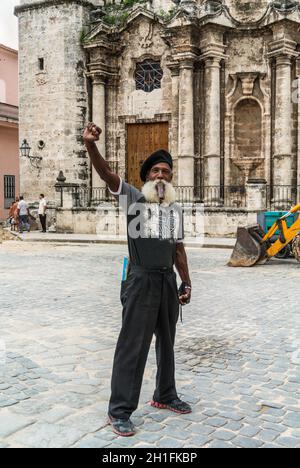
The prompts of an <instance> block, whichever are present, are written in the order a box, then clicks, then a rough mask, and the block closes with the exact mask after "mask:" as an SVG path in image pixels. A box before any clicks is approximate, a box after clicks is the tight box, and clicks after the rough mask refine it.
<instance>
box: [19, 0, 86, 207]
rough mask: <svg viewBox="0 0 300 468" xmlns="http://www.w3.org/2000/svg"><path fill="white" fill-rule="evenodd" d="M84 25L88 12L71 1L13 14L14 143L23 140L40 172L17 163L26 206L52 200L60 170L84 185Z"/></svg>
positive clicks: (70, 178)
mask: <svg viewBox="0 0 300 468" xmlns="http://www.w3.org/2000/svg"><path fill="white" fill-rule="evenodd" d="M22 3H26V4H27V1H25V2H22ZM30 3H34V2H30ZM87 23H88V8H87V7H86V6H82V5H80V4H78V3H76V2H75V3H74V2H72V1H70V2H64V3H61V2H60V3H59V4H57V5H56V4H55V2H54V4H53V2H49V3H47V2H45V6H44V7H43V6H41V5H40V6H39V7H38V8H35V9H29V10H25V11H20V12H19V34H20V51H19V57H20V142H21V141H22V140H23V139H24V138H26V139H27V140H28V143H29V144H30V146H31V148H32V155H34V156H41V157H42V158H43V160H42V163H41V169H40V171H38V170H37V169H34V168H32V167H31V165H30V163H29V161H28V160H25V159H22V160H21V192H22V193H23V194H24V196H25V197H26V199H27V200H29V201H35V200H37V199H38V195H39V194H40V193H44V194H45V195H46V196H47V199H48V200H51V199H54V184H55V182H56V177H57V176H58V173H59V171H60V170H63V171H64V173H65V175H66V177H67V179H68V181H69V182H78V183H88V176H89V171H88V162H87V158H86V153H85V151H84V147H83V142H82V137H81V136H82V128H83V126H84V123H85V121H86V114H87V92H86V82H85V76H84V69H85V55H84V52H83V49H82V47H81V42H80V36H81V32H82V30H83V27H84V26H85V25H86V24H87ZM40 58H42V59H44V70H40V64H39V59H40ZM40 141H43V142H44V148H43V149H40V148H39V146H38V145H39V142H40Z"/></svg>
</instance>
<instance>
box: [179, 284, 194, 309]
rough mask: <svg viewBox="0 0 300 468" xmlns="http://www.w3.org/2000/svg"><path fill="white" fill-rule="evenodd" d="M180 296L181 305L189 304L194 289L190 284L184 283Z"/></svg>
mask: <svg viewBox="0 0 300 468" xmlns="http://www.w3.org/2000/svg"><path fill="white" fill-rule="evenodd" d="M178 294H179V302H180V304H181V305H186V304H189V303H190V301H191V296H192V288H191V287H190V286H189V285H188V284H186V283H182V284H181V286H180V288H179V293H178Z"/></svg>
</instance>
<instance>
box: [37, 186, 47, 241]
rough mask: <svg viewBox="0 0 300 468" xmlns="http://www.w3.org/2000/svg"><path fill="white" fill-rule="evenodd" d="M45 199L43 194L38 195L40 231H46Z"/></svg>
mask: <svg viewBox="0 0 300 468" xmlns="http://www.w3.org/2000/svg"><path fill="white" fill-rule="evenodd" d="M46 211H47V201H46V199H45V195H44V194H43V193H41V195H40V203H39V217H40V222H41V226H42V232H47V231H46V222H47V215H46Z"/></svg>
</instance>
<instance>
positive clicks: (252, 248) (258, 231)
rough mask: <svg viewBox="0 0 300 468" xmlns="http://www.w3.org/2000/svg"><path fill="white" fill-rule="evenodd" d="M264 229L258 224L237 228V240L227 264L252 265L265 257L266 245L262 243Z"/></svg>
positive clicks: (235, 265) (233, 265)
mask: <svg viewBox="0 0 300 468" xmlns="http://www.w3.org/2000/svg"><path fill="white" fill-rule="evenodd" d="M264 235H265V234H264V231H263V229H262V228H261V226H260V225H259V224H255V225H253V226H248V227H245V228H238V231H237V241H236V245H235V248H234V250H233V252H232V255H231V258H230V260H229V262H228V266H231V267H252V266H254V265H256V264H257V263H259V262H262V261H263V260H264V259H265V258H266V247H265V245H264V244H263V243H262V239H263V237H264Z"/></svg>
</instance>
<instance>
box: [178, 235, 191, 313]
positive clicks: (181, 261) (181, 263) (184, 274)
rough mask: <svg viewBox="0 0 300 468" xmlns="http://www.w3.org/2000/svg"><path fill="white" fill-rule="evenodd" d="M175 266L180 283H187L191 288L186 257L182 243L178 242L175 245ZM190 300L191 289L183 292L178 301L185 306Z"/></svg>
mask: <svg viewBox="0 0 300 468" xmlns="http://www.w3.org/2000/svg"><path fill="white" fill-rule="evenodd" d="M175 266H176V269H177V271H178V273H179V275H180V278H181V281H182V282H183V283H187V284H188V285H189V286H192V283H191V278H190V274H189V267H188V261H187V255H186V251H185V248H184V244H183V242H179V243H178V244H177V245H176V258H175ZM190 299H191V289H186V290H185V295H183V296H180V298H179V300H180V303H181V304H186V303H187V302H189V301H190Z"/></svg>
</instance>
